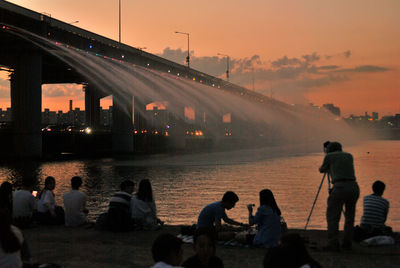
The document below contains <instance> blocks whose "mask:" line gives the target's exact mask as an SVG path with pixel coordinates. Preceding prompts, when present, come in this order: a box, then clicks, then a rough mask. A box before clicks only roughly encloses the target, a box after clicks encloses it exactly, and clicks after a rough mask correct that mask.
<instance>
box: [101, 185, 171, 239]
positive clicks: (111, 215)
mask: <svg viewBox="0 0 400 268" xmlns="http://www.w3.org/2000/svg"><path fill="white" fill-rule="evenodd" d="M134 188H135V184H134V182H133V181H130V180H125V181H123V182H122V183H121V185H120V189H121V190H120V191H118V192H116V193H115V194H114V195H113V196H112V197H111V200H110V205H109V209H108V212H107V213H103V214H101V215H100V216H99V218H98V220H97V222H96V227H97V228H98V229H107V230H111V231H115V232H123V231H131V230H139V229H147V230H155V229H157V228H159V225H162V224H163V222H162V221H161V220H160V219H159V218H157V209H156V204H155V202H154V198H153V190H152V187H151V183H150V181H149V180H148V179H143V180H141V181H140V183H139V189H138V191H137V193H136V194H132V192H133V191H134Z"/></svg>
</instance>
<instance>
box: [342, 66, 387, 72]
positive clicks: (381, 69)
mask: <svg viewBox="0 0 400 268" xmlns="http://www.w3.org/2000/svg"><path fill="white" fill-rule="evenodd" d="M389 70H390V69H388V68H385V67H380V66H374V65H361V66H357V67H354V68H347V69H340V70H336V71H335V72H348V73H350V72H353V73H378V72H386V71H389Z"/></svg>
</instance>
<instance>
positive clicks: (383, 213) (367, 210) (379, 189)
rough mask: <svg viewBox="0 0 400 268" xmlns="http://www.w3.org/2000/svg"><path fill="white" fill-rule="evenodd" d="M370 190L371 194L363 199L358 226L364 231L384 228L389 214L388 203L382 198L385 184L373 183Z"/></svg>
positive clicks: (380, 182)
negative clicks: (362, 208) (362, 209)
mask: <svg viewBox="0 0 400 268" xmlns="http://www.w3.org/2000/svg"><path fill="white" fill-rule="evenodd" d="M372 190H373V192H374V193H373V194H370V195H367V196H365V197H364V211H363V216H362V217H361V224H360V225H361V227H362V228H366V229H369V228H378V229H382V228H384V227H385V222H386V218H387V215H388V212H389V201H387V200H386V199H385V198H383V197H382V195H383V192H384V191H385V184H384V183H383V182H382V181H375V182H374V184H373V185H372Z"/></svg>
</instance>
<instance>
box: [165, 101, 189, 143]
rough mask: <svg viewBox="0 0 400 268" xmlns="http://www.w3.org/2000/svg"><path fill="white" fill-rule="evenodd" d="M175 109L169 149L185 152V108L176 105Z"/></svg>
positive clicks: (170, 130)
mask: <svg viewBox="0 0 400 268" xmlns="http://www.w3.org/2000/svg"><path fill="white" fill-rule="evenodd" d="M173 105H175V107H174V108H173V109H171V110H173V111H174V114H173V117H172V118H171V124H170V129H169V134H170V135H169V136H170V138H169V147H171V148H172V149H176V150H184V149H185V147H186V130H187V129H186V123H185V119H184V118H185V106H183V105H179V104H177V103H174V104H173Z"/></svg>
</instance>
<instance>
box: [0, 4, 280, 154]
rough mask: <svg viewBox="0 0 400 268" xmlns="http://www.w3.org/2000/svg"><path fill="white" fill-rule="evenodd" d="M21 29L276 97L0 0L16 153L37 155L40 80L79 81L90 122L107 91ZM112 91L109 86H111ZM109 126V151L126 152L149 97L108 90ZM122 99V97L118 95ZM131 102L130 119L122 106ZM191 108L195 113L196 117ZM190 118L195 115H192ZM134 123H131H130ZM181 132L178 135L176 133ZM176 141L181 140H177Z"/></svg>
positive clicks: (1, 56) (0, 53) (250, 95)
mask: <svg viewBox="0 0 400 268" xmlns="http://www.w3.org/2000/svg"><path fill="white" fill-rule="evenodd" d="M18 31H19V32H21V31H26V32H29V33H31V34H34V35H36V36H39V37H40V38H42V39H45V40H48V41H51V42H53V43H55V44H60V45H62V46H65V47H72V48H74V49H77V50H80V51H87V52H88V53H91V54H93V55H101V56H102V57H104V58H108V59H113V60H116V61H124V62H128V63H130V64H133V65H135V66H139V67H140V66H141V67H145V68H149V69H152V70H154V71H157V72H163V73H167V74H171V75H175V76H181V77H186V78H188V80H194V81H195V82H197V83H201V84H203V85H208V86H210V87H213V88H214V89H215V90H218V91H225V92H229V93H231V94H233V95H237V96H240V97H241V98H245V99H247V100H251V101H252V102H254V103H259V104H261V105H271V104H274V103H275V102H276V101H274V100H271V99H269V98H268V97H265V96H263V95H261V94H258V93H255V92H253V91H250V90H247V89H246V88H243V87H241V86H238V85H235V84H232V83H229V82H227V81H224V80H222V79H219V78H217V77H213V76H211V75H208V74H205V73H203V72H200V71H197V70H194V69H191V68H190V69H189V68H188V67H186V66H183V65H181V64H177V63H175V62H172V61H169V60H166V59H164V58H161V57H159V56H156V55H153V54H151V53H147V52H145V51H143V50H140V49H137V48H135V47H131V46H128V45H125V44H123V43H119V42H117V41H114V40H112V39H109V38H106V37H103V36H101V35H98V34H95V33H93V32H90V31H86V30H84V29H81V28H79V27H76V26H74V25H71V24H68V23H65V22H62V21H60V20H57V19H55V18H52V17H50V16H49V15H46V14H41V13H37V12H34V11H31V10H28V9H26V8H23V7H21V6H18V5H14V4H11V3H8V2H6V1H1V2H0V40H1V42H0V67H1V66H3V67H2V68H5V69H7V70H9V71H10V73H11V75H10V77H11V78H10V82H11V83H10V84H11V109H12V118H13V124H12V126H13V140H14V155H15V156H16V157H23V158H24V157H34V158H40V157H41V155H42V133H41V108H42V107H41V94H42V90H41V88H42V85H43V84H53V83H77V84H83V85H84V91H85V111H86V124H87V125H89V126H92V127H96V126H97V125H98V123H99V116H100V115H99V108H100V99H101V98H103V97H105V96H107V95H110V92H104V91H102V90H100V89H99V88H98V87H96V85H95V83H93V81H91V79H90V78H88V77H87V76H84V75H82V72H80V71H79V70H76V69H75V68H74V66H71V65H69V64H68V63H66V62H65V61H62V60H60V58H59V57H57V56H55V55H54V54H52V53H51V51H49V50H48V49H44V48H43V47H41V46H40V45H35V44H34V43H32V42H31V40H29V38H23V36H22V35H21V34H19V35H18V34H15V33H16V32H18ZM111 91H112V89H111ZM111 94H112V95H113V100H114V101H113V125H112V140H113V142H112V150H113V151H114V152H117V153H118V152H126V153H129V152H132V150H133V127H135V129H137V130H140V129H141V128H143V126H142V125H141V124H146V123H145V122H146V120H145V118H144V117H143V116H142V115H141V114H140V113H139V112H136V111H137V110H139V109H141V110H143V109H144V110H145V107H146V105H147V104H148V103H150V102H151V101H152V100H150V99H146V100H144V99H139V98H136V97H135V96H133V98H131V99H132V101H130V100H127V98H126V96H125V95H122V94H121V92H118V91H112V92H111ZM121 98H123V99H124V101H123V102H119V101H118V100H119V99H121ZM132 107H134V110H135V112H134V117H135V118H134V120H133V118H132V115H129V114H127V113H126V112H124V111H126V110H128V111H129V110H132ZM198 114H200V113H197V112H196V115H197V116H198ZM196 120H199V119H197V118H196ZM133 121H134V122H135V123H134V124H135V126H133V124H132V122H133ZM180 135H184V134H180ZM177 146H181V145H177Z"/></svg>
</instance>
